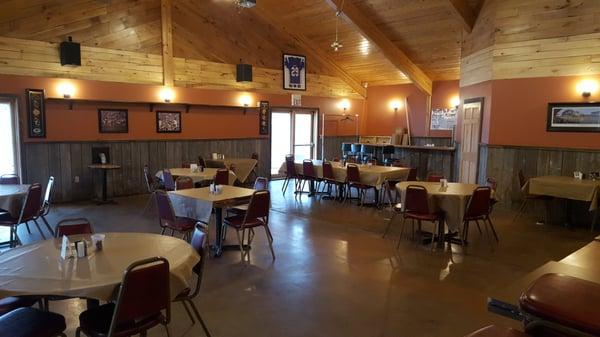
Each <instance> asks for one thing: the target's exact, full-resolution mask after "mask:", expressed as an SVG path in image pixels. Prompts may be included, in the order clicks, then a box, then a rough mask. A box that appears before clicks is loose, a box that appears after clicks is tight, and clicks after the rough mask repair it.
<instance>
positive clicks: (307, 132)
mask: <svg viewBox="0 0 600 337" xmlns="http://www.w3.org/2000/svg"><path fill="white" fill-rule="evenodd" d="M313 124H314V123H313V113H310V112H309V113H295V114H294V151H293V153H294V158H295V159H296V160H297V161H302V160H304V159H312V158H313V148H314V143H313V139H314V137H313V136H314V135H313V133H314V132H313V131H314V128H313Z"/></svg>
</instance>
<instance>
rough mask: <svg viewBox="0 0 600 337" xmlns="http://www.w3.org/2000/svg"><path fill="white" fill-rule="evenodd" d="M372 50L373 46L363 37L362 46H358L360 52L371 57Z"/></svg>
mask: <svg viewBox="0 0 600 337" xmlns="http://www.w3.org/2000/svg"><path fill="white" fill-rule="evenodd" d="M370 49H371V44H370V43H369V40H367V39H365V38H364V37H363V39H362V41H360V45H359V46H358V50H360V53H361V54H363V55H365V56H367V55H369V50H370Z"/></svg>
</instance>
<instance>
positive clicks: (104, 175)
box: [102, 170, 108, 202]
mask: <svg viewBox="0 0 600 337" xmlns="http://www.w3.org/2000/svg"><path fill="white" fill-rule="evenodd" d="M106 180H107V179H106V170H102V202H106V186H107V185H108V184H107V182H106Z"/></svg>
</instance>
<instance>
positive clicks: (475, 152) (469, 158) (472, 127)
mask: <svg viewBox="0 0 600 337" xmlns="http://www.w3.org/2000/svg"><path fill="white" fill-rule="evenodd" d="M482 108H483V99H475V100H466V101H465V102H464V104H463V118H462V124H461V130H462V138H461V144H462V146H461V148H460V182H462V183H470V184H474V183H476V182H477V168H478V166H479V161H478V157H479V141H480V139H481V110H482Z"/></svg>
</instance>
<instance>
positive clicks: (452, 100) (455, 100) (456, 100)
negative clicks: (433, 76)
mask: <svg viewBox="0 0 600 337" xmlns="http://www.w3.org/2000/svg"><path fill="white" fill-rule="evenodd" d="M450 106H451V107H453V108H456V109H458V107H459V106H460V97H458V95H456V96H452V98H450Z"/></svg>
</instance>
